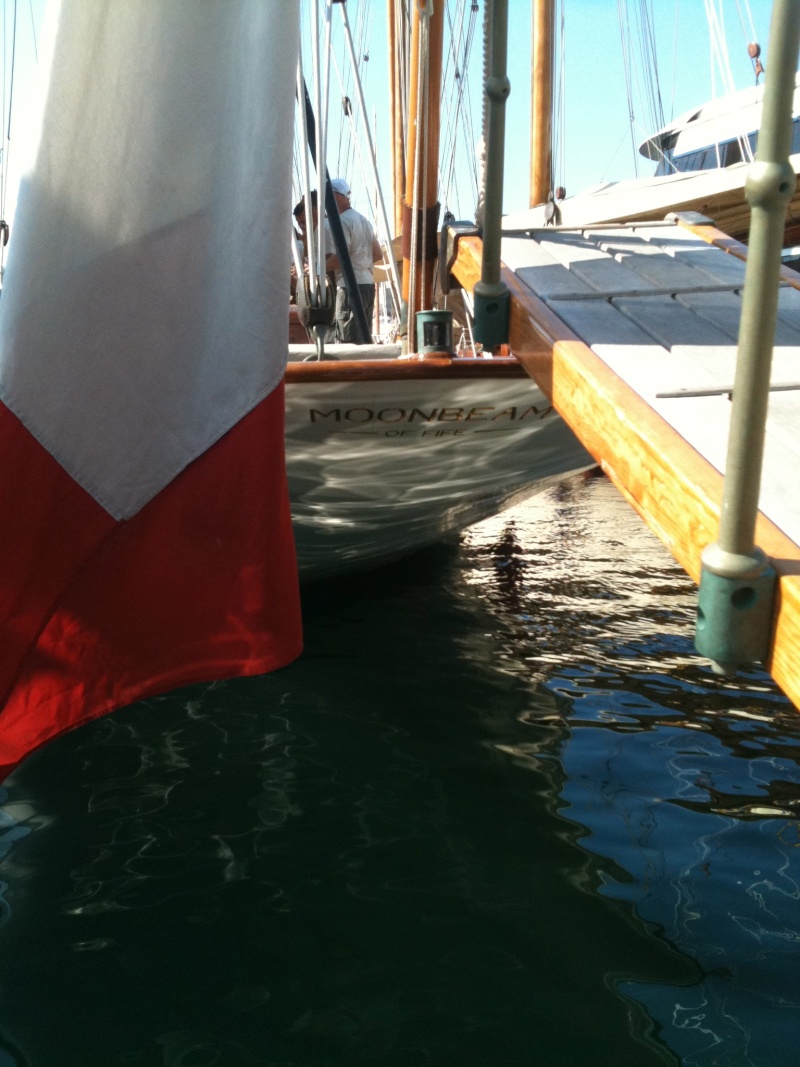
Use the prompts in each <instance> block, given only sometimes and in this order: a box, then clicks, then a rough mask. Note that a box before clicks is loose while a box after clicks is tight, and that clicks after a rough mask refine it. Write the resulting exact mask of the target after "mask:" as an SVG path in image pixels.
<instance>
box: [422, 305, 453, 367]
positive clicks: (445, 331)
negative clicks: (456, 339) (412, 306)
mask: <svg viewBox="0 0 800 1067" xmlns="http://www.w3.org/2000/svg"><path fill="white" fill-rule="evenodd" d="M417 352H419V354H420V355H421V356H434V355H436V356H441V355H443V354H445V355H448V356H451V355H452V354H453V312H452V311H440V310H435V311H418V312H417Z"/></svg>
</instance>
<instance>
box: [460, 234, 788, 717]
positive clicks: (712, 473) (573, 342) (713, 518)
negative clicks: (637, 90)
mask: <svg viewBox="0 0 800 1067" xmlns="http://www.w3.org/2000/svg"><path fill="white" fill-rule="evenodd" d="M711 229H713V227H710V228H709V231H710V230H711ZM716 235H718V236H715V235H712V234H711V233H710V232H707V234H706V236H704V239H708V238H709V237H713V240H712V241H711V242H710V243H716V242H717V240H720V239H722V238H724V237H725V235H724V234H722V233H721V231H716ZM728 251H731V252H733V251H734V249H733V248H732V247H731V248H728ZM476 261H477V264H478V275H477V276H479V275H480V240H479V238H461V239H460V240H459V245H458V256H457V259H456V262H455V265H454V269H453V274H454V275H455V276H456V278H458V280H459V281H460V282H461V284H462V285H464V286H465V287H466V288H471V287H472V285H473V284H474V280H473V279H475V277H476ZM503 280H504V281H505V282H506V284H507V285H508V287H509V290H510V291H511V317H510V337H509V340H510V344H511V350H512V352H513V353H514V354H515V355H516V356H517V358H518V359H519V360H520V362H521V363H522V364H523V366H524V367H525V369H526V370H527V371H528V373H529V374H530V375H531V377H532V378H533V379H534V380H535V381H536V382H537V384H538V385H539V387H540V388H541V389H542V391H543V392H544V393H545V394H546V395H547V396H548V397H549V398H550V400H551V403H552V404H553V406H554V407H555V409H556V410H557V411H558V412H559V413H560V414H561V416H562V417H563V418H564V420H565V421H566V422H567V423H568V424H569V426H571V427H572V429H573V431H574V432H575V434H576V436H577V437H578V438H579V439H580V441H581V442H582V443H583V445H584V446H585V447H586V449H587V450H588V451H589V452H590V453H591V454H592V455H593V456H594V458H595V459H596V460H597V462H598V463H599V464H600V466H601V467H602V469H603V470H604V471H605V473H606V474H607V475H608V476H609V478H610V479H611V480H612V481H613V482H614V484H615V485H616V486H617V488H618V489H619V490H620V492H621V493H622V495H623V496H624V497H625V499H626V500H627V501H628V502H629V503H630V504H631V505H632V506H633V507H634V508H635V510H636V511H637V512H638V513H639V515H641V517H642V518H643V519H644V520H645V522H646V523H647V525H648V526H649V527H650V528H651V529H652V530H653V531H654V532H655V533H656V534H657V535H658V536H659V537H660V539H661V540H662V541H663V542H664V544H665V545H666V546H667V548H668V549H669V550H670V552H671V553H672V555H673V556H674V557H675V559H676V560H677V561H678V563H680V564H681V566H682V567H683V568H684V569H685V570H686V572H687V573H688V574H689V575H690V576H691V577H692V578H693V579H694V580H695V581H698V579H699V576H700V554H701V552H702V551H703V549H704V548H705V547H706V545H707V544H709V543H711V542H712V541H715V540H716V538H717V531H718V527H719V515H720V503H721V500H722V475H721V474H720V473H719V471H717V470H716V469H715V468H714V467H712V465H711V464H710V463H708V461H707V460H705V459H704V458H703V457H702V456H700V454H699V453H698V452H696V451H695V449H694V448H692V446H691V445H689V444H688V442H686V441H685V440H684V438H683V437H681V436H680V434H678V433H677V432H676V431H675V430H674V429H672V427H671V426H670V425H669V424H668V423H667V422H666V421H665V420H664V419H662V418H661V416H660V415H658V414H656V413H655V412H654V411H653V410H652V409H651V408H650V407H649V405H648V404H647V403H646V402H645V401H644V400H643V399H642V398H641V397H640V396H639V395H638V394H637V393H635V392H634V390H633V389H631V388H630V386H628V385H626V383H625V382H623V381H622V379H620V378H619V377H617V375H615V374H614V373H613V371H611V370H610V368H609V367H608V366H607V365H606V364H605V363H604V362H603V361H602V360H601V359H600V358H599V357H598V356H597V355H595V353H594V352H592V350H591V349H590V348H589V347H588V345H586V344H584V342H583V341H581V340H580V339H579V338H578V337H577V336H576V335H575V334H574V333H573V332H572V331H571V330H570V329H569V328H568V327H567V326H566V325H565V324H564V323H563V322H562V321H561V319H559V318H558V316H557V315H555V314H554V312H553V311H551V310H550V308H549V307H547V306H546V305H545V304H544V303H543V301H541V300H540V299H539V298H538V297H537V296H536V295H535V294H534V293H532V292H531V290H530V289H528V288H527V286H525V285H524V284H523V283H522V282H521V281H519V280H518V279H517V277H516V276H515V275H514V274H513V272H512V271H509V270H507V269H505V268H504V270H503ZM789 280H790V279H789ZM756 538H757V543H758V544H759V545H760V546H761V548H763V550H764V551H765V552H766V553H767V555H769V556H770V557H771V559H772V562H773V565H774V566H775V569H776V571H777V572H778V579H779V581H778V595H777V598H776V604H775V611H774V616H773V639H772V651H771V653H770V657H769V660H768V662H767V664H766V667H767V669H768V670H769V672H770V673H771V674H772V677H773V678H774V679H775V681H776V682H777V683H778V685H779V686H780V687H781V689H783V691H784V692H785V693H786V694H787V695H788V697H789V698H790V699H791V700H792V702H793V703H794V704H795V706H797V707H800V548H798V546H797V545H795V544H794V542H792V541H790V540H789V538H788V537H786V535H785V534H784V533H783V532H782V531H781V530H779V529H778V527H777V526H775V525H774V524H773V523H772V522H770V520H769V519H767V518H766V517H765V516H764V515H763V514H762V515H760V516H759V520H758V525H757V529H756Z"/></svg>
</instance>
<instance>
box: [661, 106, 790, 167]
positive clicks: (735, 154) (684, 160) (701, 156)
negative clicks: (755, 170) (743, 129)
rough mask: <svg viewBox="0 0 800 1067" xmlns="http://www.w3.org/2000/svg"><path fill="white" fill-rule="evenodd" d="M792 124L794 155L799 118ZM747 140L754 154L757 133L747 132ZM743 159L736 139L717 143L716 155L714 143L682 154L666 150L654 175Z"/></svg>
mask: <svg viewBox="0 0 800 1067" xmlns="http://www.w3.org/2000/svg"><path fill="white" fill-rule="evenodd" d="M792 125H793V131H792V147H791V154H792V155H794V154H795V153H797V152H800V118H796V119H795V120H794V122H793V123H792ZM747 140H748V141H749V143H750V150H751V151H752V153H753V155H754V156H755V154H756V144H757V142H758V133H757V132H756V133H751V134H748V137H747ZM745 159H746V156H745V155H744V154H743V153H742V146H741V144H740V143H739V141H738V140H732V141H725V142H724V143H723V144H721V145H719V155H717V146H716V145H711V146H710V147H708V148H701V149H699V150H698V151H697V152H686V153H684V155H682V156H675V155H672V154H671V153H669V152H668V153H667V155H666V157H665V158H662V159H661V161H660V162H659V164H658V167H657V168H656V176H659V175H661V174H674V173H675V172H676V171H694V170H716V169H717V167H730V166H732V165H733V164H734V163H741V162H742V161H743V160H745Z"/></svg>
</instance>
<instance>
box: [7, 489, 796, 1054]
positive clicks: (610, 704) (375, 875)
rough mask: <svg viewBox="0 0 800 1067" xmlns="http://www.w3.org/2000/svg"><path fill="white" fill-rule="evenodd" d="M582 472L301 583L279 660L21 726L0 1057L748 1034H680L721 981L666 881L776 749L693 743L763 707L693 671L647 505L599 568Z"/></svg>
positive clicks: (687, 901) (623, 1049) (384, 1049)
mask: <svg viewBox="0 0 800 1067" xmlns="http://www.w3.org/2000/svg"><path fill="white" fill-rule="evenodd" d="M601 496H602V494H601V493H600V491H599V490H597V489H596V488H593V487H592V486H591V485H588V486H587V485H584V484H583V483H580V482H575V483H569V485H567V486H566V487H564V488H563V489H559V490H558V491H555V492H553V493H551V494H549V496H548V497H547V499H546V500H543V501H539V502H538V503H537V502H534V503H533V504H531V505H528V506H527V507H526V508H523V509H517V510H516V511H515V512H513V513H507V514H506V515H504V516H501V517H500V518H499V519H497V520H494V521H493V524H481V526H479V527H474V528H473V530H472V531H470V532H469V533H468V534H467V535H466V536H465V537H464V538H463V539H462V542H461V543H460V544H458V545H455V546H444V547H441V548H438V549H436V550H433V551H429V552H426V553H423V554H421V555H420V556H417V557H415V558H414V559H412V560H408V561H405V562H404V563H401V564H397V565H395V566H393V567H388V568H384V569H381V570H379V571H374V572H372V573H370V574H366V575H364V576H361V577H359V578H356V579H350V580H348V581H334V582H326V583H324V584H319V585H317V586H313V587H310V588H309V589H307V590H306V591H305V593H304V607H305V629H306V652H305V654H304V655H303V657H302V658H301V660H300V661H298V662H297V663H296V664H294V665H292V666H291V667H288V668H286V669H284V670H282V671H280V672H276V673H275V674H273V675H269V676H265V677H261V678H255V679H243V680H236V681H230V682H226V683H222V684H216V685H212V686H197V687H192V688H190V689H185V690H181V691H179V692H177V693H173V694H170V695H169V696H167V697H163V698H159V699H155V700H150V701H147V702H145V703H142V704H138V705H135V706H133V707H131V708H128V709H125V710H124V711H122V712H119V713H117V714H115V715H113V716H110V717H108V718H106V719H103V720H100V721H98V722H95V723H92V724H89V725H88V726H86V727H84V728H83V729H81V730H79V731H77V732H75V733H73V734H71V735H67V736H65V737H63V738H61V739H59V740H58V741H56V742H55V743H53V744H52V745H50V746H49V747H47V748H45V749H44V750H42V751H41V752H39V753H36V754H35V755H34V756H33V757H31V759H29V760H28V761H27V762H26V763H25V764H24V765H23V766H22V767H21V768H20V769H19V770H18V771H17V772H16V773H15V775H14V776H13V777H12V778H11V779H10V780H9V782H8V797H7V802H6V803H5V806H4V807H3V808H2V809H0V818H4V819H5V822H0V857H2V856H3V853H5V858H4V859H3V860H2V861H0V878H2V879H3V881H2V882H0V904H2V905H3V906H4V907H5V912H4V913H2V914H3V915H4V918H2V919H0V923H2V927H1V928H0V1033H2V1034H3V1035H4V1037H3V1038H2V1039H1V1040H0V1067H12V1065H13V1067H21V1065H23V1064H24V1065H26V1067H123V1065H124V1067H128V1065H130V1067H210V1065H218V1067H235V1065H239V1064H242V1065H245V1064H247V1065H250V1064H263V1065H270V1067H290V1065H292V1067H300V1065H302V1067H334V1065H335V1067H339V1065H348V1067H351V1065H357V1064H368V1065H376V1067H379V1065H380V1067H383V1065H397V1067H417V1065H419V1067H423V1065H428V1064H430V1065H443V1067H449V1065H451V1064H452V1065H454V1067H455V1065H459V1067H462V1065H463V1067H471V1065H474V1067H495V1065H496V1067H516V1065H523V1064H524V1065H526V1067H530V1065H542V1067H561V1065H565V1067H571V1065H572V1064H591V1063H613V1064H615V1067H618V1065H627V1064H630V1065H631V1067H648V1065H650V1064H662V1063H673V1064H676V1063H681V1062H686V1063H695V1062H696V1063H698V1064H700V1063H702V1064H706V1063H708V1064H711V1063H715V1062H719V1063H727V1062H731V1063H736V1064H739V1063H741V1064H747V1063H750V1062H754V1063H756V1064H758V1067H763V1065H762V1061H758V1060H755V1061H751V1060H749V1059H747V1058H741V1057H740V1058H739V1059H731V1060H730V1061H727V1060H722V1059H720V1060H713V1059H708V1058H706V1059H703V1058H702V1056H701V1055H700V1053H698V1052H697V1049H698V1048H699V1047H700V1046H699V1044H698V1041H697V1040H695V1038H696V1036H697V1033H698V1032H699V1031H698V1028H697V1027H696V1026H694V1025H692V1023H691V1018H693V1016H691V1017H690V1013H691V1011H694V1015H695V1016H696V1015H698V1014H700V1015H704V1018H705V1019H706V1020H707V1019H708V1017H709V1012H710V1009H707V1010H706V1011H705V1014H704V1013H703V1011H702V1010H700V1009H699V1008H698V1009H697V1010H696V1011H695V1010H694V1008H693V1007H692V1005H702V1004H703V1003H711V1001H713V998H714V996H715V995H716V994H715V989H714V987H713V982H715V981H716V982H721V983H726V982H727V983H728V986H729V987H732V986H735V985H736V980H735V966H732V965H731V964H730V961H727V960H726V958H725V954H724V952H721V951H714V950H712V947H713V946H714V945H716V942H715V941H714V936H715V932H714V920H713V916H710V915H709V916H706V915H705V914H701V915H694V917H693V914H692V911H691V909H692V908H694V909H695V912H697V911H698V908H700V910H701V911H702V907H703V905H704V901H705V899H706V898H704V897H703V892H706V890H707V884H710V882H712V881H714V880H715V879H716V877H717V875H716V869H715V868H716V865H721V857H720V856H719V855H718V852H719V849H720V847H723V848H724V847H726V842H725V841H724V840H723V839H724V838H725V834H728V835H729V838H730V847H731V850H732V852H733V853H734V854H735V853H736V849H737V848H738V845H739V843H738V842H736V841H735V840H734V839H733V837H734V836H735V835H733V832H732V831H731V830H729V829H726V827H728V825H729V824H731V825H732V826H733V827H735V828H741V827H746V828H747V827H750V826H751V825H754V820H755V821H756V822H758V820H760V819H761V818H762V817H761V816H759V815H758V807H759V805H760V804H761V803H763V802H764V799H763V795H762V794H763V793H764V788H763V784H764V783H763V782H762V779H763V780H764V781H766V778H767V777H768V776H767V774H766V771H764V770H763V769H762V771H761V772H759V774H760V778H757V779H752V780H753V781H755V780H757V781H758V782H759V786H758V788H755V787H753V788H751V790H750V792H749V793H746V794H745V793H744V792H743V793H742V796H741V798H740V799H743V800H744V802H745V806H746V807H747V811H746V812H745V811H737V812H732V811H731V810H730V804H729V798H730V797H731V796H732V795H733V793H732V788H733V784H734V783H732V782H731V781H730V780H729V778H726V777H725V776H724V775H723V776H722V777H720V773H721V769H722V763H721V762H718V763H717V764H716V765H714V766H712V765H711V761H712V760H713V759H716V758H717V756H718V750H719V751H722V752H724V754H725V762H726V764H731V763H735V762H736V761H737V760H739V761H741V762H742V764H743V765H744V764H745V763H747V765H752V762H753V758H754V756H753V752H754V750H753V749H751V748H749V747H748V746H749V745H751V744H753V743H755V744H761V745H764V744H768V745H772V744H773V741H774V739H772V740H768V741H765V740H764V731H765V730H767V724H765V723H764V722H762V721H761V720H756V719H754V718H753V716H754V715H757V714H758V712H754V711H753V707H752V699H750V698H748V699H750V703H749V704H748V707H749V709H750V710H749V711H747V710H746V709H745V707H744V704H745V701H744V700H743V698H741V697H740V696H739V697H736V699H737V700H738V704H737V707H738V710H739V712H740V714H738V716H737V715H736V714H733V712H731V714H729V715H724V714H723V712H722V710H721V709H722V706H723V704H724V703H725V701H726V700H727V701H728V702H729V703H728V706H729V708H730V707H731V704H730V700H733V699H734V697H735V696H736V694H735V693H734V690H733V688H732V687H731V688H730V689H728V688H726V687H727V686H728V683H727V682H715V681H714V680H713V676H712V677H711V678H706V677H705V676H703V677H702V678H700V677H699V675H697V676H695V675H694V674H693V673H692V672H693V671H694V672H699V673H700V674H702V672H701V671H700V669H699V668H698V667H697V666H696V664H693V663H690V656H689V654H688V645H687V639H686V619H685V618H684V617H683V616H684V614H685V605H683V603H682V601H681V597H683V598H684V599H685V597H686V595H687V594H686V591H685V586H683V585H681V589H682V590H683V592H677V593H676V592H674V590H675V589H676V588H677V586H678V585H680V583H678V582H677V580H676V579H675V576H674V568H673V567H672V565H671V563H669V562H668V561H665V559H664V556H663V554H662V553H661V551H660V549H659V548H658V546H655V547H654V545H653V543H652V541H650V540H648V538H649V535H647V536H646V537H645V536H644V535H643V537H642V542H641V544H640V545H638V546H637V545H633V546H632V545H631V539H630V538H629V537H625V538H624V541H625V545H624V547H625V553H624V554H625V556H626V560H627V562H626V563H625V574H624V575H623V580H622V583H621V584H620V583H616V584H615V583H612V584H611V585H609V584H607V581H606V579H605V578H604V577H603V575H605V574H607V572H608V563H609V556H610V555H613V553H610V551H609V543H608V540H607V536H608V535H607V532H606V535H605V536H606V540H605V541H603V540H602V538H601V545H600V550H599V551H595V548H596V547H597V546H595V545H593V544H590V540H591V538H590V536H589V533H587V531H589V530H591V528H592V523H593V522H594V521H595V518H594V517H593V516H594V512H595V511H596V510H597V505H598V499H599V497H601ZM604 500H605V498H604V497H603V498H602V499H601V500H600V502H601V503H603V502H604ZM596 521H597V522H598V523H599V522H600V521H601V520H600V519H599V518H598V519H597V520H596ZM616 521H617V526H615V527H614V530H615V531H616V530H617V528H618V524H619V520H618V518H617V520H616ZM635 521H636V522H637V523H638V520H635ZM615 536H616V533H615ZM612 540H613V538H612ZM631 556H633V557H634V558H631ZM635 573H638V579H637V580H640V581H641V582H643V583H644V584H645V585H646V586H647V587H648V591H647V592H645V591H642V590H639V589H637V588H635V583H634V575H635ZM659 584H667V585H669V587H670V588H671V589H673V601H672V603H667V604H665V603H664V602H663V600H659V601H657V602H656V604H657V606H655V607H653V597H652V592H653V587H658V586H659ZM601 609H602V610H601ZM648 613H650V614H648ZM653 613H655V614H654V615H653ZM752 687H753V689H754V690H756V691H758V692H759V693H760V694H761V696H760V700H761V702H762V705H763V704H764V703H767V704H768V703H770V702H771V703H772V704H773V705H774V706H775V708H777V709H778V712H779V715H786V710H785V703H784V702H782V700H781V698H779V697H778V696H776V695H775V693H774V691H772V690H770V689H769V687H768V686H767V685H765V684H764V683H763V681H762V680H759V679H754V680H753V682H752ZM762 705H759V707H761V706H762ZM734 711H736V708H734ZM731 716H732V717H731ZM748 716H749V717H748ZM723 719H724V727H723V726H720V722H721V721H722V720H723ZM756 722H758V725H756V726H754V724H755V723H756ZM751 727H753V728H751ZM772 728H773V727H772V725H769V729H770V730H771V729H772ZM745 734H746V735H747V736H746V737H745V736H744V735H745ZM797 736H798V735H797V732H796V731H795V734H794V739H795V740H794V741H793V742H792V743H796V740H797ZM734 742H736V743H738V744H739V746H740V747H739V749H737V750H735V751H734ZM741 746H745V748H744V749H742V747H741ZM787 750H788V749H787ZM687 751H688V752H690V756H689V757H687V756H686V755H685V753H686V752H687ZM700 753H705V754H706V755H707V757H708V761H709V770H708V772H706V771H704V770H702V769H701V770H700V771H698V774H699V776H700V777H699V778H698V779H697V782H698V783H699V784H693V785H692V786H691V788H689V789H687V788H686V787H687V782H688V781H689V778H690V777H691V775H690V774H689V772H688V770H687V768H688V766H689V764H692V766H694V765H695V764H697V765H698V766H699V761H700V755H699V754H700ZM755 758H756V761H757V762H758V760H762V759H764V758H766V757H763V753H762V752H761V751H759V752H758V753H756V756H755ZM768 758H769V759H772V760H773V761H774V759H775V758H776V757H775V753H774V751H772V752H771V754H770V756H769V757H768ZM782 758H784V757H782ZM786 758H787V759H788V757H786ZM687 759H688V762H687ZM692 761H694V763H692ZM765 766H766V764H765ZM790 769H791V768H789V766H788V763H787V765H786V774H787V776H789V771H790ZM692 773H694V772H692ZM706 773H707V775H709V776H710V777H708V779H706V778H703V777H702V776H703V774H706ZM725 774H727V775H729V774H730V771H729V770H728V771H726V772H725ZM777 778H778V775H777V774H771V775H770V776H769V783H770V784H769V787H768V788H769V790H771V792H770V796H769V803H770V804H773V803H775V804H778V801H779V800H780V801H781V802H782V805H783V806H782V807H781V811H782V812H783V813H784V814H783V815H782V816H781V818H782V819H783V823H784V824H786V822H787V819H786V815H785V812H786V811H787V810H788V805H789V803H790V800H791V797H790V796H789V795H788V794H787V792H786V790H783V791H781V789H780V788H778V786H777V785H775V782H776V781H777ZM788 780H789V778H788V777H787V781H788ZM794 780H795V781H796V778H795V779H794ZM702 798H705V799H702ZM656 801H658V805H656V803H655V802H656ZM726 804H727V805H728V807H726ZM698 809H699V810H698ZM717 809H720V812H722V813H720V812H718V811H717ZM723 809H724V810H723ZM776 818H777V816H776ZM707 819H711V820H712V823H713V824H712V825H709V826H707V825H706V824H705V822H703V824H702V826H699V823H698V820H699V821H702V820H707ZM720 819H723V820H726V821H725V823H724V827H722V826H721V825H720V826H717V823H716V822H713V820H720ZM748 820H750V821H749V822H748ZM795 825H796V824H795ZM690 826H691V827H693V829H691V830H690V829H689V827H690ZM698 826H699V829H698ZM715 834H716V837H715ZM698 841H701V842H703V844H702V846H700V851H699V852H698V851H697V848H698V846H697V842H698ZM721 843H722V844H721ZM715 849H716V850H717V851H715ZM704 850H705V851H704ZM704 857H705V859H704ZM703 862H708V864H709V868H708V871H709V873H708V875H706V873H704V870H703V866H702V864H703ZM703 879H705V882H706V883H707V884H703V885H700V886H699V887H698V886H697V885H696V884H695V883H697V882H698V881H701V880H703ZM751 881H752V879H751ZM726 884H727V883H726ZM721 891H722V890H721ZM760 892H761V894H762V899H763V897H764V895H765V894H766V895H769V890H768V889H767V888H765V887H763V886H762V889H761V890H760ZM709 899H710V898H709ZM756 906H757V905H756ZM709 907H710V905H709ZM715 907H716V905H715ZM742 915H743V916H744V919H745V920H747V921H748V922H749V921H750V920H749V918H748V916H747V915H746V914H745V913H744V911H742ZM761 919H763V915H762V916H761ZM704 924H705V929H704V933H703V936H702V937H697V936H696V931H697V929H698V927H699V926H703V925H704ZM762 926H763V922H762ZM751 929H752V926H751ZM703 938H705V940H703ZM709 946H712V947H709ZM740 956H741V953H740ZM740 962H741V960H740ZM726 968H727V969H728V973H726ZM715 970H716V974H715V973H713V972H715ZM732 975H733V976H734V978H733V979H732V977H731V976H732ZM740 977H741V976H740ZM747 981H749V978H748V979H747ZM710 982H711V983H712V985H709V983H710ZM745 984H746V983H745ZM740 985H741V982H740ZM683 1005H687V1006H688V1007H687V1012H686V1013H684V1015H683V1016H681V1012H682V1011H683V1007H682V1006H683ZM676 1013H677V1018H678V1022H677V1023H676V1022H675V1019H676ZM684 1023H685V1025H683V1024H684ZM703 1029H708V1027H707V1026H705V1024H704V1023H703V1024H702V1025H701V1026H700V1030H703ZM678 1031H679V1032H678ZM676 1033H677V1036H676ZM687 1033H688V1034H689V1038H691V1040H694V1044H693V1045H692V1044H691V1040H688V1039H685V1036H684V1035H685V1034H687ZM2 1041H5V1045H3V1044H2ZM682 1041H683V1044H682ZM689 1045H691V1047H689ZM3 1049H5V1051H3ZM701 1052H702V1050H701ZM695 1054H697V1056H699V1058H697V1057H696V1058H692V1057H693V1056H695ZM775 1062H776V1063H777V1062H778V1061H777V1060H776V1061H775Z"/></svg>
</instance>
